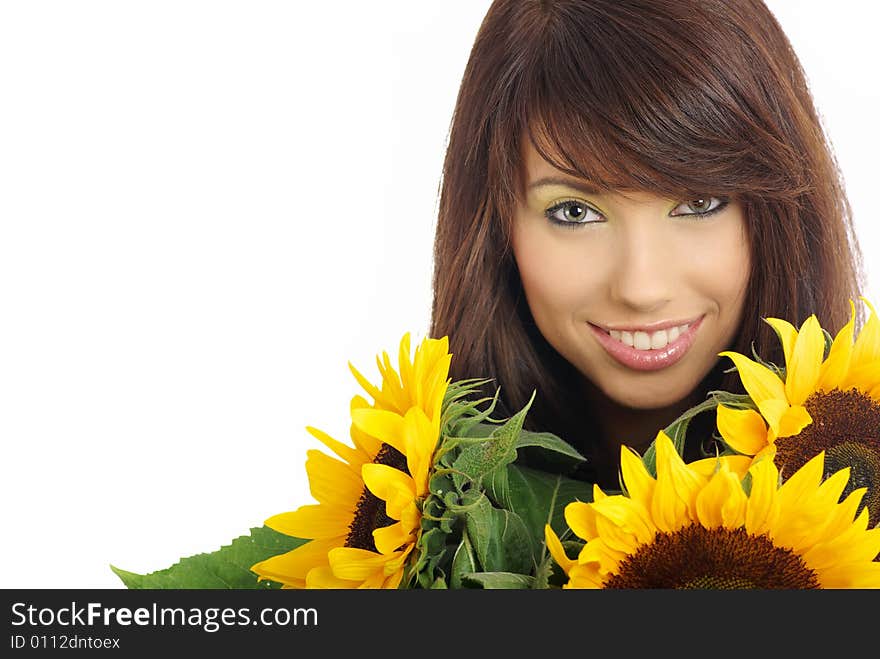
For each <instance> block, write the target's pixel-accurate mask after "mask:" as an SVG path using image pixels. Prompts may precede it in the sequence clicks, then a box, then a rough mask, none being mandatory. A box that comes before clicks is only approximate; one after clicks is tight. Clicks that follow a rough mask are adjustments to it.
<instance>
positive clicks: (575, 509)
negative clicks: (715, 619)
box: [545, 431, 880, 590]
mask: <svg viewBox="0 0 880 659" xmlns="http://www.w3.org/2000/svg"><path fill="white" fill-rule="evenodd" d="M656 447H657V478H656V479H655V478H653V477H652V476H651V475H650V474H649V472H648V471H647V469H646V468H645V465H644V463H643V462H642V460H641V459H640V458H639V457H638V456H637V455H636V454H634V453H633V452H632V451H631V450H629V449H627V448H625V447H624V448H622V450H621V475H622V477H623V480H624V484H625V487H626V490H625V491H626V492H627V494H625V495H624V494H616V495H610V496H609V495H605V494H604V493H603V492H602V491H601V490H600V489H599V487H598V486H595V487H594V500H593V502H592V503H583V502H580V501H576V502H573V503H570V504H568V505H567V506H566V508H565V520H566V522H567V524H568V526H569V528H570V529H571V531H573V532H574V534H575V535H577V536H578V537H580V538H581V539H582V540H585V541H586V544H584V545H583V548H582V549H581V550H580V552H579V555H578V556H577V558H574V559H572V558H569V557H568V556H567V555H566V552H565V549H564V547H563V544H562V542H561V540H560V539H559V537H558V536H557V535H556V534H555V533H554V531H553V529H552V528H551V527H550V526H549V525H547V526H546V527H545V539H546V542H547V547H548V549H549V550H550V553H551V555H552V557H553V559H554V560H555V561H556V563H557V564H559V566H560V567H561V568H562V570H563V571H564V572H565V574H566V575H567V576H568V581H567V582H566V583H565V584H564V586H563V587H564V588H607V589H611V588H655V589H656V588H677V589H722V590H732V589H748V588H751V589H801V588H880V563H878V562H875V561H874V558H875V557H876V556H877V555H878V553H880V528H876V529H870V530H869V529H868V528H867V526H868V514H867V511H865V510H862V512H861V513H859V514H858V515H857V514H856V509H857V508H858V506H859V503H860V499H861V498H862V495H863V494H864V488H860V489H857V490H854V491H852V492H851V493H850V494H849V495H848V496H846V497H844V498H843V499H842V500H841V494H842V492H843V490H844V487H845V486H846V483H847V480H848V478H849V469H848V468H844V469H842V470H840V471H838V472H835V473H834V474H832V475H831V476H830V477H829V478H827V479H823V470H824V467H823V460H824V457H825V456H824V454H822V453H819V454H818V455H817V456H816V457H814V458H812V459H811V460H809V461H808V462H807V463H806V464H805V465H804V466H803V467H802V468H801V469H799V470H798V471H797V472H795V473H794V474H792V475H791V477H790V478H789V479H788V480H787V481H785V482H784V483H783V484H782V485H781V486H780V485H779V472H778V470H777V468H776V465H775V464H774V463H773V461H772V460H769V459H760V460H756V461H753V462H752V463H751V466H750V467H749V471H748V475H747V476H746V478H745V479H742V478H741V477H740V475H739V474H738V473H737V467H738V464H741V463H732V462H730V461H727V460H725V459H724V458H723V457H722V458H717V459H713V460H716V464H715V466H714V468H713V469H712V470H711V471H710V470H708V469H706V468H705V466H706V465H705V463H704V462H703V461H701V463H702V464H701V465H700V466H699V468H694V466H692V465H689V464H685V463H684V461H683V460H682V459H681V457H680V456H679V454H678V453H677V452H676V450H675V448H674V446H673V444H672V441H671V440H670V439H669V437H668V436H667V435H666V434H665V433H663V432H662V431H661V432H660V433H659V434H658V436H657V440H656Z"/></svg>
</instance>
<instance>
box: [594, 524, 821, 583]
mask: <svg viewBox="0 0 880 659" xmlns="http://www.w3.org/2000/svg"><path fill="white" fill-rule="evenodd" d="M618 567H619V569H618V572H617V574H615V575H614V576H612V577H611V578H609V579H608V580H607V581H606V582H605V588H643V589H644V588H674V589H679V590H688V589H690V590H693V589H713V590H745V589H762V590H763V589H805V588H819V587H820V586H819V580H818V578H817V576H816V573H815V572H814V571H813V570H811V569H809V568H808V567H807V566H806V564H805V563H804V562H803V560H802V559H801V558H800V556H798V555H797V554H795V553H794V552H792V551H791V550H789V549H784V548H782V547H777V546H776V545H774V544H773V542H772V541H771V540H770V539H769V538H768V537H767V536H764V535H751V534H749V533H747V532H746V531H745V529H733V530H731V529H725V528H714V529H707V528H704V527H702V526H700V525H699V524H691V525H690V526H686V527H684V528H682V529H679V530H678V531H675V532H673V533H658V534H657V535H656V536H654V539H653V540H652V541H651V542H650V543H648V544H646V545H643V546H642V547H640V548H639V549H638V550H637V551H636V552H635V553H634V554H631V555H630V556H628V557H627V558H626V559H624V560H623V561H621V563H620V565H619V566H618Z"/></svg>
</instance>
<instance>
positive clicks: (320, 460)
mask: <svg viewBox="0 0 880 659" xmlns="http://www.w3.org/2000/svg"><path fill="white" fill-rule="evenodd" d="M306 455H307V456H308V457H307V459H306V473H307V474H308V476H309V490H310V491H311V493H312V496H313V497H315V499H316V500H317V501H319V502H320V503H327V504H331V505H335V506H337V507H340V508H345V509H348V510H352V511H353V510H354V508H355V506H356V505H357V502H358V500H359V499H360V497H361V494H363V491H364V482H363V480H361V477H360V474H359V473H358V472H357V471H355V470H354V469H352V467H351V465H349V464H347V463H345V462H341V461H339V460H336V459H334V458H331V457H330V456H329V455H326V454H324V453H322V452H321V451H318V450H316V449H310V450H309V451H307V452H306Z"/></svg>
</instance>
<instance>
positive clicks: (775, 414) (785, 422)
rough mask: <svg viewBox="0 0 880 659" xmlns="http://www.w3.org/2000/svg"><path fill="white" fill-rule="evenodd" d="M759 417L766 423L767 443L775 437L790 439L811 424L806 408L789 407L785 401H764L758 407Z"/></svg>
mask: <svg viewBox="0 0 880 659" xmlns="http://www.w3.org/2000/svg"><path fill="white" fill-rule="evenodd" d="M758 409H759V410H760V411H761V416H763V417H764V419H765V420H766V421H767V426H768V432H767V440H768V443H770V442H774V441H776V438H777V437H791V436H792V435H797V434H798V433H799V432H800V431H801V430H803V429H804V428H806V427H807V426H808V425H810V424H811V423H812V422H813V419H812V418H811V417H810V414H809V412H807V408H805V407H801V406H800V405H797V406H795V407H791V406H790V405H789V404H788V403H787V402H786V401H785V400H780V399H773V400H770V399H768V400H765V401H763V402H762V403H760V404H759V405H758Z"/></svg>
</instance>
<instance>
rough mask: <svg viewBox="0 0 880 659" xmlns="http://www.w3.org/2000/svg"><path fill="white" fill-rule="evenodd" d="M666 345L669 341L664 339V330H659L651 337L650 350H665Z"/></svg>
mask: <svg viewBox="0 0 880 659" xmlns="http://www.w3.org/2000/svg"><path fill="white" fill-rule="evenodd" d="M667 343H669V340H668V339H667V338H666V330H660V331H659V332H654V333H653V334H652V335H651V348H652V349H653V350H659V349H660V348H665V347H666V344H667Z"/></svg>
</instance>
